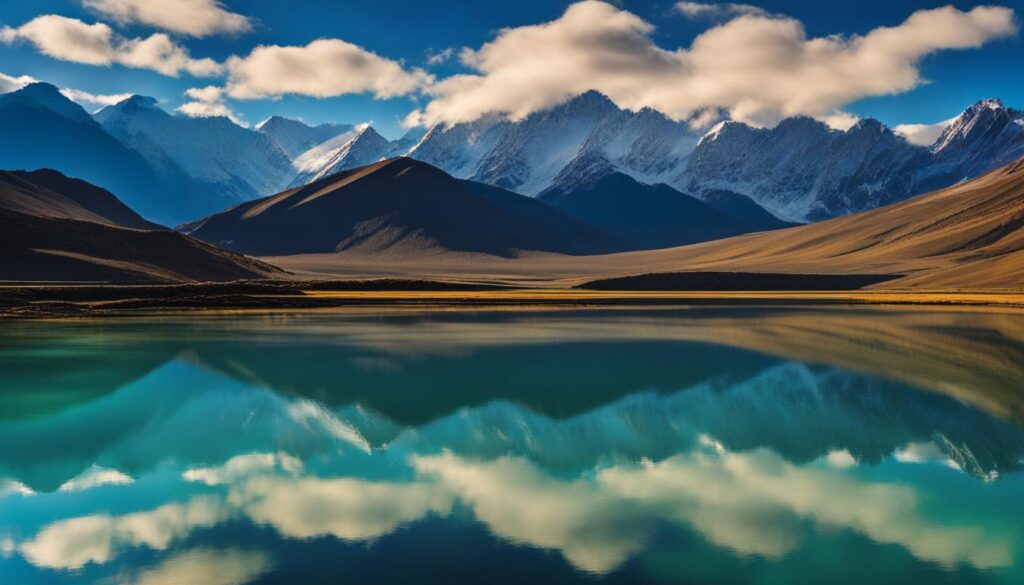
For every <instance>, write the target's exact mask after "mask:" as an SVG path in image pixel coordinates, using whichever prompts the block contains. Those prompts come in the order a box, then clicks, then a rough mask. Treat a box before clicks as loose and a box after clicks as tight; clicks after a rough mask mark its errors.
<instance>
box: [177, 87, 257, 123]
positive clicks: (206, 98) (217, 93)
mask: <svg viewBox="0 0 1024 585" xmlns="http://www.w3.org/2000/svg"><path fill="white" fill-rule="evenodd" d="M185 95H186V96H187V97H188V98H189V99H191V100H192V101H189V102H185V103H184V104H182V105H180V106H178V108H177V109H176V111H178V112H180V113H182V114H185V115H186V116H188V117H190V118H214V117H218V116H220V117H224V118H227V119H229V120H231V121H232V122H234V123H235V124H238V125H239V126H242V127H243V128H248V127H249V123H248V122H246V121H245V120H242V119H241V118H240V117H239V116H238V114H236V113H235V111H234V110H233V109H231V106H229V105H228V104H227V103H225V102H224V88H222V87H217V86H215V85H208V86H206V87H192V88H189V89H186V90H185Z"/></svg>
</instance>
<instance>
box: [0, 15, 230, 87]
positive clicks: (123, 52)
mask: <svg viewBox="0 0 1024 585" xmlns="http://www.w3.org/2000/svg"><path fill="white" fill-rule="evenodd" d="M19 41H20V42H27V43H31V44H32V45H34V46H35V47H36V49H37V50H38V51H39V52H40V53H43V54H44V55H47V56H49V57H53V58H54V59H60V60H62V61H71V62H73V63H83V64H86V65H101V66H109V65H114V64H119V65H123V66H125V67H133V68H136V69H151V70H153V71H156V72H158V73H162V74H164V75H169V76H172V77H177V76H178V75H180V74H181V73H183V72H184V73H188V74H190V75H194V76H196V77H209V76H213V75H218V74H220V73H221V72H222V71H223V67H222V66H221V65H220V64H219V63H217V62H216V61H214V60H212V59H193V58H192V57H191V56H190V55H189V52H188V50H187V49H185V48H184V47H182V46H181V45H179V44H177V43H175V42H174V40H173V39H171V37H169V36H167V35H166V34H163V33H157V34H154V35H150V36H149V37H146V38H124V37H121V36H120V35H118V34H117V33H115V32H114V30H113V29H111V28H110V27H109V26H107V25H106V24H103V23H101V22H98V23H95V24H88V23H86V22H82V21H81V20H77V19H74V18H67V17H65V16H59V15H56V14H47V15H43V16H38V17H36V18H34V19H32V20H30V21H29V22H27V23H25V24H23V25H21V26H19V27H17V28H12V27H4V28H2V29H0V42H4V43H8V44H10V43H14V42H19Z"/></svg>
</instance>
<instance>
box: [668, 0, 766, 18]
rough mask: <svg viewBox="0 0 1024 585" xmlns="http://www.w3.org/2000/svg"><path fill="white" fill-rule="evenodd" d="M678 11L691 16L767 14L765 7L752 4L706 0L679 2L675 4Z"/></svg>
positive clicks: (715, 16)
mask: <svg viewBox="0 0 1024 585" xmlns="http://www.w3.org/2000/svg"><path fill="white" fill-rule="evenodd" d="M675 9H676V12H679V13H680V14H683V15H685V16H687V17H689V18H723V17H729V16H736V15H739V14H766V12H765V10H764V9H763V8H759V7H757V6H754V5H752V4H735V3H732V2H723V3H721V4H707V3H705V2H678V3H676V5H675Z"/></svg>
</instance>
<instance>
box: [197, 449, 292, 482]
mask: <svg viewBox="0 0 1024 585" xmlns="http://www.w3.org/2000/svg"><path fill="white" fill-rule="evenodd" d="M278 469H281V470H284V471H286V472H288V473H292V474H295V473H298V472H300V471H301V470H302V461H300V460H298V459H296V458H295V457H292V456H291V455H288V454H287V453H277V454H274V453H249V454H247V455H237V456H235V457H232V458H231V459H228V461H227V462H226V463H224V464H223V465H220V466H217V467H196V468H193V469H188V470H186V471H185V472H184V473H182V475H181V476H182V478H183V479H184V480H186V481H194V482H199V483H204V484H206V485H225V484H233V483H236V482H237V481H238V480H239V479H241V478H245V477H248V476H251V475H254V474H256V473H267V472H271V471H276V470H278Z"/></svg>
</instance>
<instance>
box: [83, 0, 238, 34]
mask: <svg viewBox="0 0 1024 585" xmlns="http://www.w3.org/2000/svg"><path fill="white" fill-rule="evenodd" d="M82 4H84V5H85V6H86V7H88V8H91V9H93V10H95V11H97V12H99V13H101V14H103V15H104V16H107V17H109V18H112V19H114V20H115V21H117V22H119V23H121V24H130V23H140V24H145V25H149V26H153V27H156V28H162V29H164V30H169V31H171V32H175V33H179V34H184V35H190V36H194V37H204V36H209V35H212V34H217V33H233V34H234V33H243V32H247V31H249V30H252V22H251V21H250V20H249V18H248V17H245V16H243V15H241V14H236V13H234V12H229V11H228V10H226V9H225V8H224V5H223V4H222V3H221V2H218V1H217V0H161V1H160V2H153V1H152V0H83V2H82Z"/></svg>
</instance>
